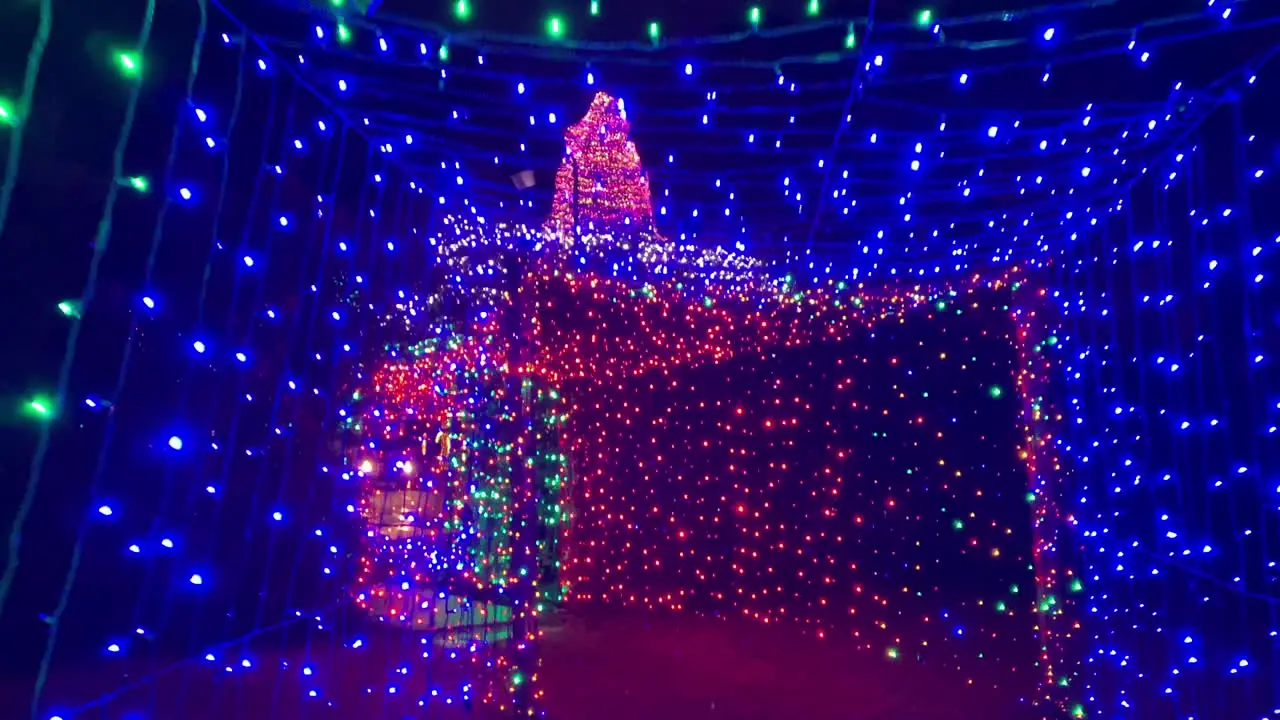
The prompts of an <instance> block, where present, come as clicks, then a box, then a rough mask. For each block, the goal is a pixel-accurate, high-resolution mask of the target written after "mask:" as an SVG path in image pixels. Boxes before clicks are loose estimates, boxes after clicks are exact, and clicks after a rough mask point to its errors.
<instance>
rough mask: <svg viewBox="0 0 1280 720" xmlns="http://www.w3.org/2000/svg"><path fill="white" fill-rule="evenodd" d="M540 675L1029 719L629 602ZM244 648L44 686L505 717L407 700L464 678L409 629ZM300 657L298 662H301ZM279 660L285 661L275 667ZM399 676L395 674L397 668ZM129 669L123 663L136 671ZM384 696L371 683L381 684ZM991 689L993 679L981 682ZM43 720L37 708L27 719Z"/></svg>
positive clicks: (958, 717)
mask: <svg viewBox="0 0 1280 720" xmlns="http://www.w3.org/2000/svg"><path fill="white" fill-rule="evenodd" d="M543 631H544V633H543V641H542V643H540V647H539V653H540V656H541V658H542V670H541V671H540V676H541V678H540V681H541V682H540V687H541V688H542V690H543V691H544V692H545V696H544V700H543V707H544V708H545V710H546V711H547V717H549V718H552V719H553V720H594V719H597V718H611V719H617V720H641V719H642V718H643V719H646V720H648V719H651V718H663V719H664V720H685V719H686V718H687V719H689V720H692V719H694V718H724V719H726V720H728V719H736V718H740V719H742V720H756V719H757V718H758V719H760V720H764V719H765V718H769V719H770V720H776V719H778V718H804V719H806V720H828V719H829V720H836V719H840V720H878V719H881V718H883V719H886V720H887V719H888V718H895V719H896V720H912V719H914V718H920V719H922V720H923V719H925V718H928V720H977V719H978V718H983V719H984V720H985V719H992V720H997V719H998V720H1003V719H1006V718H1010V719H1017V718H1022V717H1030V716H1031V715H1030V713H1029V711H1028V708H1027V707H1026V706H1024V705H1022V704H1021V703H1019V702H1018V701H1017V698H1015V697H1013V696H1012V692H1011V691H1005V690H1003V689H1002V688H1006V687H1008V686H1009V685H1014V684H1019V683H1018V682H1017V681H1016V679H1014V678H1009V682H1008V683H1005V684H1001V679H1000V678H994V677H993V678H982V680H981V684H982V685H984V686H986V687H982V688H980V687H978V684H979V683H975V684H974V685H972V686H965V685H964V684H963V683H962V681H960V680H958V679H957V678H956V676H955V674H954V672H949V671H948V670H947V669H946V668H943V667H941V666H936V665H930V664H928V663H921V662H917V661H916V660H914V659H911V658H900V659H898V660H889V659H886V658H884V657H882V656H877V655H875V654H873V653H868V652H860V651H856V650H853V649H851V648H850V646H848V645H842V644H840V643H838V642H835V641H831V640H818V639H817V638H815V637H813V636H811V635H807V634H802V633H800V632H797V630H796V628H794V627H770V626H764V625H761V624H759V623H756V622H748V621H737V620H721V619H716V618H708V617H699V616H694V615H691V614H687V613H664V612H658V613H643V612H638V611H636V612H631V611H623V610H618V609H616V608H594V609H587V610H581V609H580V610H576V611H573V612H571V613H570V614H568V615H567V616H565V617H563V618H559V619H556V620H554V621H552V622H548V623H547V624H546V626H545V627H544V628H543ZM258 644H260V645H261V652H257V651H254V650H252V649H251V650H250V651H248V652H246V656H247V657H252V659H253V660H252V662H253V667H252V668H250V669H243V668H239V667H237V668H236V669H235V671H234V673H233V674H234V675H235V676H236V678H235V679H234V680H231V679H230V678H229V677H228V673H227V672H226V670H225V669H224V666H223V663H221V662H220V663H216V664H211V663H203V662H196V663H192V664H187V665H185V666H182V667H180V668H178V669H174V670H171V671H169V672H166V673H163V674H161V675H160V676H158V679H157V680H156V681H155V682H139V679H138V676H137V675H134V676H133V677H123V676H122V675H121V671H122V670H123V669H124V668H123V667H122V666H120V665H113V666H112V668H111V670H109V671H108V670H105V669H96V670H95V669H94V668H91V667H80V668H74V669H73V668H70V667H68V668H66V670H65V671H64V672H61V673H59V674H57V675H55V676H54V677H53V678H52V679H51V682H50V686H49V692H47V693H46V694H45V697H47V698H50V699H56V700H58V701H60V702H61V704H60V705H55V706H51V709H52V710H56V709H57V708H58V707H62V708H66V707H70V706H74V705H75V704H76V701H77V700H78V701H81V702H84V701H87V700H88V699H90V698H94V697H98V696H101V695H104V694H107V693H108V692H109V691H110V689H111V688H113V687H118V686H123V685H127V684H129V683H131V682H132V683H138V685H137V687H136V688H135V689H134V690H133V691H131V692H126V693H123V694H121V695H120V696H119V697H118V698H116V699H114V700H112V701H109V702H107V703H105V704H103V705H101V706H97V707H95V709H93V710H89V711H87V712H84V713H82V714H76V715H71V714H70V713H68V715H67V717H69V718H70V717H92V718H94V720H106V719H108V718H110V719H117V718H119V719H121V720H123V719H124V718H129V719H131V720H132V719H135V718H148V719H154V720H164V719H167V718H184V719H190V720H205V719H206V718H207V719H209V720H212V719H213V718H268V717H270V718H273V719H278V720H288V719H291V718H298V719H299V720H301V719H303V718H367V719H369V720H374V719H381V718H404V717H426V718H440V719H441V720H446V719H450V718H468V717H471V718H491V717H492V718H497V717H513V715H512V714H511V710H510V709H509V708H508V709H507V710H506V711H505V712H502V711H500V710H499V709H498V708H497V707H495V706H485V705H482V704H480V703H476V704H475V705H474V706H473V707H470V708H463V707H460V706H457V705H455V706H444V705H439V706H437V705H434V704H433V705H431V706H430V707H429V708H427V709H423V708H419V707H417V699H418V698H419V697H420V691H421V690H422V688H424V687H425V685H426V682H427V681H428V680H427V678H430V681H431V682H448V680H446V678H448V679H450V680H454V679H457V680H461V679H463V678H466V679H472V680H475V681H476V682H477V685H479V684H482V682H483V679H482V678H479V677H468V676H466V675H464V674H463V673H462V672H461V668H460V667H459V666H458V662H459V661H457V660H448V659H447V658H444V657H439V658H438V659H436V660H433V661H430V662H427V661H423V660H421V659H420V653H419V651H418V648H419V647H420V646H419V645H418V641H417V638H416V636H413V635H411V634H402V633H394V634H387V635H375V636H371V637H369V638H368V642H367V644H365V645H364V646H363V647H361V648H360V649H351V648H341V647H340V646H339V645H337V641H336V640H334V644H333V645H330V644H329V642H327V641H325V640H324V639H323V637H322V636H320V635H314V634H313V636H312V637H311V646H310V650H309V651H308V650H307V649H306V648H305V647H293V648H292V649H286V650H281V649H280V647H281V644H280V642H279V638H264V639H263V641H262V642H260V643H258ZM307 657H310V661H307V660H306V658H307ZM284 665H288V667H287V668H285V667H283V666H284ZM304 665H305V666H310V667H312V668H313V669H314V670H313V672H314V676H313V677H317V678H328V680H325V681H323V682H322V683H320V688H321V692H322V693H323V694H324V696H325V698H326V699H327V700H328V701H329V703H331V704H328V703H326V702H324V701H322V700H319V699H310V698H307V697H306V692H307V688H309V687H311V686H312V685H313V683H306V682H304V678H303V676H302V674H301V673H300V672H299V668H301V667H303V666H304ZM403 667H407V668H408V672H406V673H400V672H398V669H399V668H403ZM138 670H139V669H135V672H137V671H138ZM392 684H394V685H397V686H398V692H397V693H395V694H388V693H387V692H385V690H386V688H387V687H388V686H389V685H392ZM991 686H997V687H996V689H991ZM29 689H30V687H29V683H27V682H6V683H5V684H4V686H3V688H2V689H0V704H2V705H3V706H4V707H25V703H24V702H23V700H24V699H25V698H26V697H28V695H27V693H28V692H29ZM42 717H43V716H42Z"/></svg>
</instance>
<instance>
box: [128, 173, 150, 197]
mask: <svg viewBox="0 0 1280 720" xmlns="http://www.w3.org/2000/svg"><path fill="white" fill-rule="evenodd" d="M129 187H131V188H133V189H134V190H137V191H138V192H141V193H144V192H146V191H148V190H150V189H151V181H149V180H147V179H146V178H144V177H142V176H141V175H134V176H133V177H131V178H129Z"/></svg>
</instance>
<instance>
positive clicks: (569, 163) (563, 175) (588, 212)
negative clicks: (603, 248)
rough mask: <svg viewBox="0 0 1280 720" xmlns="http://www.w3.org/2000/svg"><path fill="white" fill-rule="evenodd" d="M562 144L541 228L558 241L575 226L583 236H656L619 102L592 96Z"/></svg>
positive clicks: (645, 186) (641, 171) (643, 179)
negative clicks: (552, 196) (549, 206)
mask: <svg viewBox="0 0 1280 720" xmlns="http://www.w3.org/2000/svg"><path fill="white" fill-rule="evenodd" d="M564 139H565V156H564V160H562V161H561V163H560V169H559V170H558V171H557V172H556V189H555V200H554V203H553V206H552V209H551V215H550V216H549V217H548V218H547V222H546V226H545V229H546V230H547V231H548V232H550V233H553V234H559V235H560V236H562V237H573V236H574V235H575V232H574V226H575V225H576V226H577V227H578V228H579V229H580V230H581V231H582V232H584V233H594V234H600V233H616V232H622V231H626V232H628V233H650V234H656V232H657V231H656V229H655V228H654V224H653V203H652V201H651V199H650V192H649V176H648V175H647V174H645V172H644V168H643V167H642V166H641V164H640V153H639V152H638V151H637V150H636V146H635V143H633V142H632V141H631V124H630V123H628V122H627V113H626V108H625V106H624V105H623V102H622V101H621V100H619V99H617V98H614V97H613V96H611V95H609V94H608V93H603V92H601V93H597V94H596V96H595V98H594V99H593V100H592V101H591V107H590V108H589V109H588V110H587V114H586V115H585V116H583V118H582V119H581V120H579V121H578V122H577V123H576V124H574V125H573V126H571V127H570V128H569V130H568V131H567V132H566V133H565V138H564Z"/></svg>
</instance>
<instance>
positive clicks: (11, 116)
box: [0, 98, 18, 125]
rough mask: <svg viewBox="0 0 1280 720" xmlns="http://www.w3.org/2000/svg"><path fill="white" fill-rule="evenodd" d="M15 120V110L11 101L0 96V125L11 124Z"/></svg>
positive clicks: (16, 118) (16, 119)
mask: <svg viewBox="0 0 1280 720" xmlns="http://www.w3.org/2000/svg"><path fill="white" fill-rule="evenodd" d="M17 121H18V117H17V112H16V111H15V110H14V109H13V103H12V102H10V101H9V100H8V99H6V98H0V125H13V124H14V123H16V122H17Z"/></svg>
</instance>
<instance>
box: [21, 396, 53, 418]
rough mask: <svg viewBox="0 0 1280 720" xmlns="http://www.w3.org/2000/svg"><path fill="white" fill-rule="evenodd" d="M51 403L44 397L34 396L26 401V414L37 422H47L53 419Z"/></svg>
mask: <svg viewBox="0 0 1280 720" xmlns="http://www.w3.org/2000/svg"><path fill="white" fill-rule="evenodd" d="M53 407H54V406H53V401H52V400H50V399H49V398H48V397H46V396H44V395H36V396H35V397H32V398H31V399H30V400H28V401H27V414H29V415H31V416H32V417H34V418H36V419H38V420H49V419H51V418H52V417H53Z"/></svg>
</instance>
